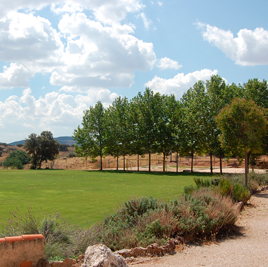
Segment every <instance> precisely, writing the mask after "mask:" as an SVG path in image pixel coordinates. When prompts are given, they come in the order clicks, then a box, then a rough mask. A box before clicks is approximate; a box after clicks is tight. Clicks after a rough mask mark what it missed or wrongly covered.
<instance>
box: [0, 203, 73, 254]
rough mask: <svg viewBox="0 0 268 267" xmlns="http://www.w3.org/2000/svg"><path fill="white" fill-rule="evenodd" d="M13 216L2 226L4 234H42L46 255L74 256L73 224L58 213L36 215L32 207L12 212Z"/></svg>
mask: <svg viewBox="0 0 268 267" xmlns="http://www.w3.org/2000/svg"><path fill="white" fill-rule="evenodd" d="M11 215H12V218H10V219H8V221H7V223H6V225H5V226H4V225H3V226H2V228H3V230H2V236H3V237H4V236H16V235H23V234H42V235H43V236H44V238H45V257H46V258H48V259H49V258H51V257H52V258H53V257H60V258H66V257H72V256H74V252H73V248H72V246H71V243H72V241H71V239H72V235H73V234H74V228H73V226H71V225H69V224H68V223H67V222H66V221H64V220H63V219H61V218H60V215H59V214H58V213H54V214H43V212H42V211H41V213H40V215H38V216H36V215H35V214H34V212H33V211H32V209H31V208H29V209H28V211H27V212H26V213H25V212H21V211H20V210H19V209H17V210H15V211H13V212H11Z"/></svg>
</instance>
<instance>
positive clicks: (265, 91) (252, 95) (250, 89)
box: [243, 78, 268, 108]
mask: <svg viewBox="0 0 268 267" xmlns="http://www.w3.org/2000/svg"><path fill="white" fill-rule="evenodd" d="M243 88H244V96H245V98H246V99H248V100H250V99H251V100H253V101H254V102H255V103H256V104H257V105H258V106H260V107H264V108H268V84H267V81H266V80H263V81H260V80H259V79H256V78H255V79H249V80H248V82H247V83H244V85H243Z"/></svg>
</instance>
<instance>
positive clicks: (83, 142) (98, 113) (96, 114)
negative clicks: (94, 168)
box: [73, 101, 106, 170]
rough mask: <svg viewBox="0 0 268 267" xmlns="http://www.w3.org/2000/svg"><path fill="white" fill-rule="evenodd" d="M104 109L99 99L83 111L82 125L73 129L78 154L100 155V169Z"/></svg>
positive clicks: (104, 138)
mask: <svg viewBox="0 0 268 267" xmlns="http://www.w3.org/2000/svg"><path fill="white" fill-rule="evenodd" d="M105 123H106V121H105V109H104V107H103V105H102V103H101V102H100V101H98V102H97V104H96V105H95V106H94V107H93V106H91V107H89V109H88V110H86V111H85V112H84V116H83V120H82V127H80V126H78V128H77V129H76V130H75V131H74V135H73V138H74V139H75V140H76V142H77V143H76V146H75V148H76V153H77V155H78V156H84V157H88V156H90V157H92V158H95V157H97V156H100V170H102V169H103V163H102V161H103V155H104V147H105V141H106V128H105V126H106V124H105Z"/></svg>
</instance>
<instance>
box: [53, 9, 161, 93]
mask: <svg viewBox="0 0 268 267" xmlns="http://www.w3.org/2000/svg"><path fill="white" fill-rule="evenodd" d="M59 29H60V31H61V33H62V34H64V36H65V38H66V40H67V48H66V51H65V53H64V55H63V58H62V59H63V61H64V63H65V65H64V67H62V68H57V70H55V71H54V72H53V73H52V75H51V79H50V81H51V84H53V85H59V86H62V89H63V90H66V91H74V90H75V91H77V90H80V91H83V90H88V88H111V87H129V86H131V85H132V84H133V78H134V74H135V71H136V70H137V69H139V70H142V71H145V70H148V69H149V68H151V67H152V66H153V65H154V63H155V61H156V57H155V53H154V51H153V45H152V44H151V43H145V42H143V41H141V40H139V39H137V38H136V37H134V36H133V35H132V34H130V33H132V32H133V28H132V26H131V25H120V24H114V25H113V26H112V27H110V26H103V25H102V24H101V23H99V22H96V21H92V20H90V19H88V18H87V17H86V15H85V14H83V13H77V14H72V15H68V14H65V15H64V16H63V18H62V19H61V21H60V23H59Z"/></svg>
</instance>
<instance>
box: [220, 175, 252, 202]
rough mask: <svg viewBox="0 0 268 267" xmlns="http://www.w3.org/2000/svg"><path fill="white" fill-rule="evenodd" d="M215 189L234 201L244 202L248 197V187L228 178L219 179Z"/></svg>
mask: <svg viewBox="0 0 268 267" xmlns="http://www.w3.org/2000/svg"><path fill="white" fill-rule="evenodd" d="M216 190H218V191H219V192H220V194H221V195H222V196H226V195H228V196H230V197H231V198H232V199H233V200H234V201H238V202H240V201H243V202H244V203H246V202H247V201H248V200H249V199H250V191H249V189H248V188H246V187H245V186H244V185H243V184H241V183H240V182H235V181H232V180H230V179H226V178H224V179H221V181H220V183H219V186H218V188H217V189H216Z"/></svg>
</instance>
